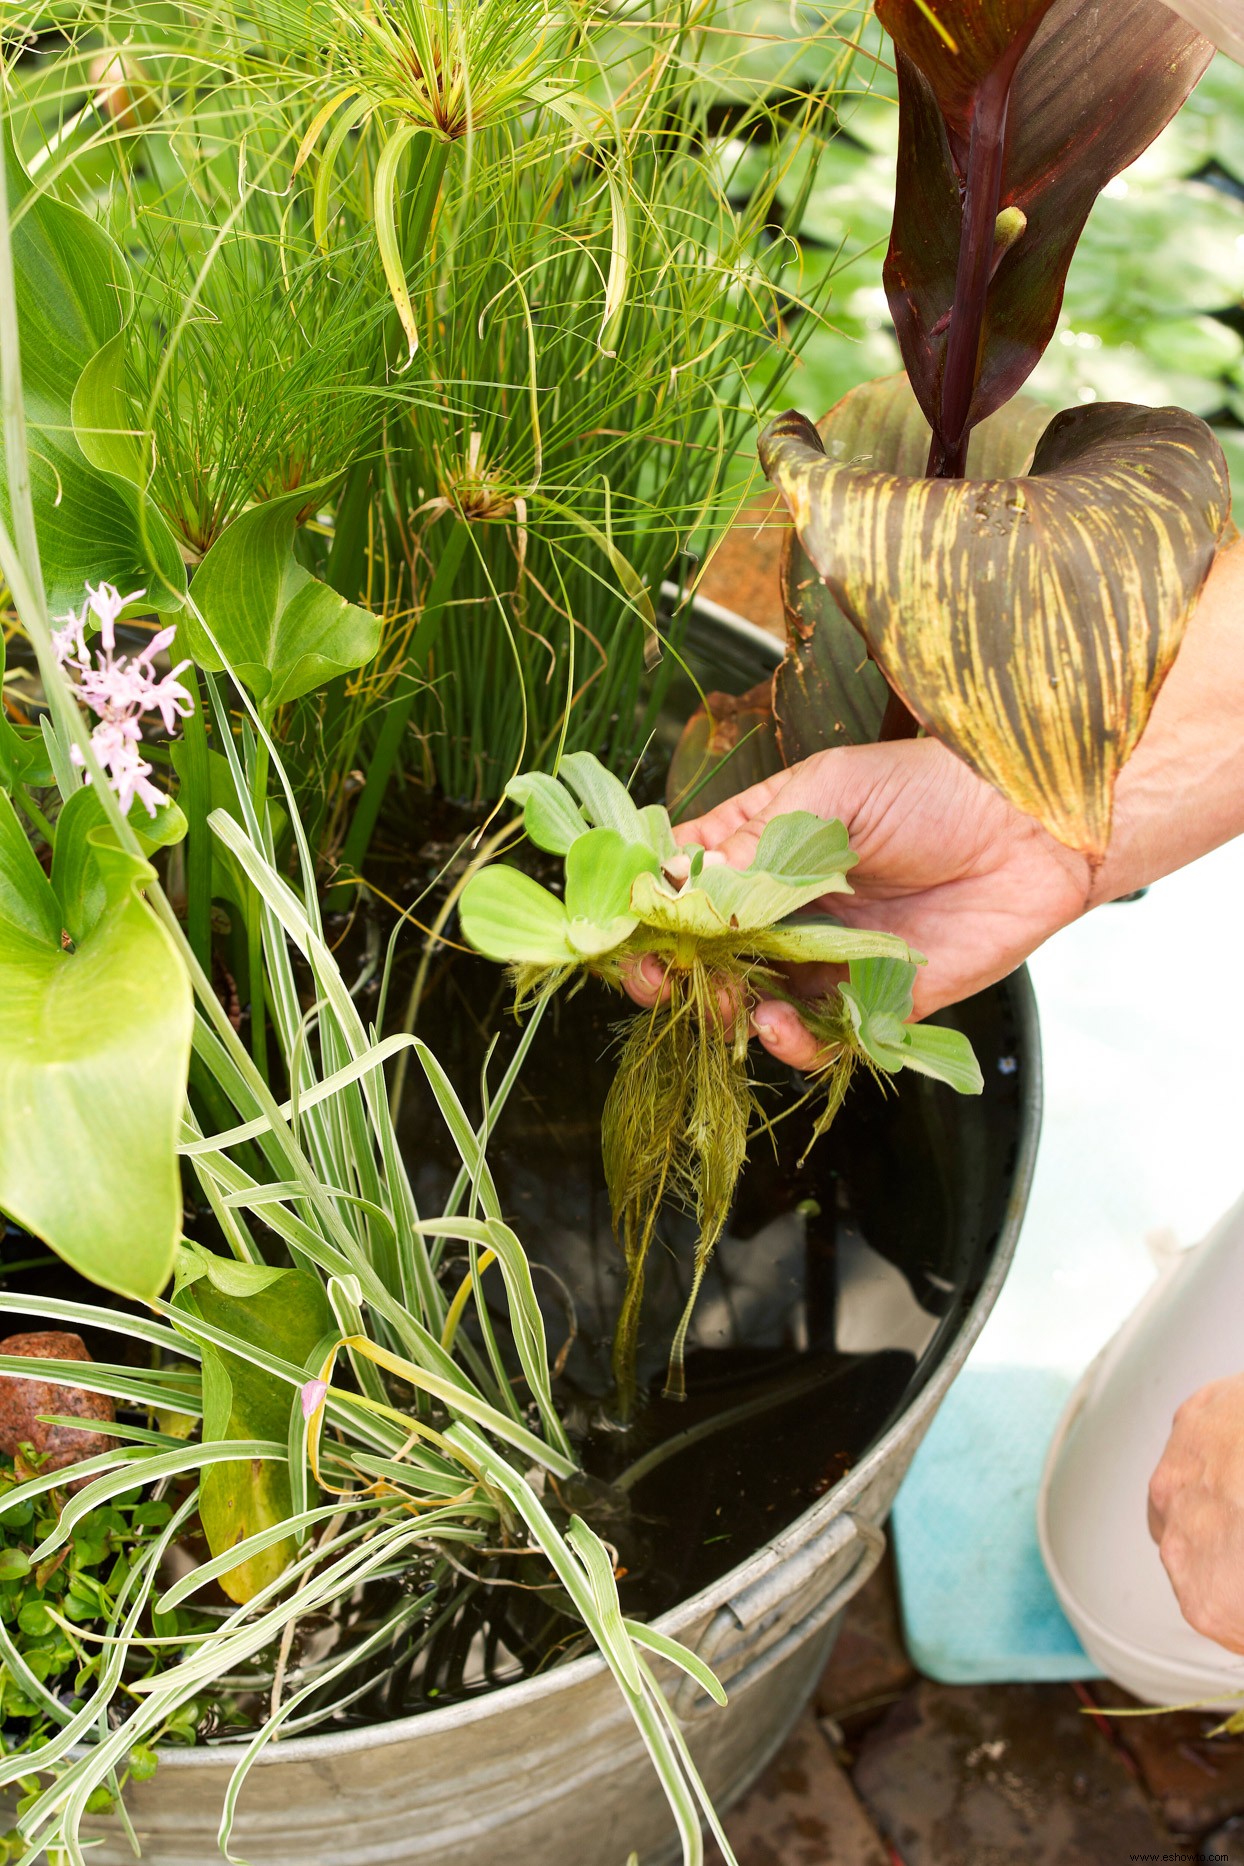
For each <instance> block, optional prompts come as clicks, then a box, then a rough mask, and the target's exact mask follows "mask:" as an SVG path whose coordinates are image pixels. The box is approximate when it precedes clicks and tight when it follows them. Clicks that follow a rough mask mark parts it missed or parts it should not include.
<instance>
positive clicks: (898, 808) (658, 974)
mask: <svg viewBox="0 0 1244 1866" xmlns="http://www.w3.org/2000/svg"><path fill="white" fill-rule="evenodd" d="M787 810H811V811H813V812H815V814H816V815H818V816H823V817H840V818H841V819H842V821H843V822H844V823H845V824H846V827H847V833H848V835H849V836H850V839H851V847H852V848H853V849H854V850H855V851H856V853H857V854H858V856H859V858H860V859H859V862H858V864H857V866H856V867H855V868H853V869H852V870H851V871H850V875H849V880H850V882H851V886H852V888H853V889H854V893H852V894H831V895H827V896H826V897H825V899H824V900H823V901H822V902H820V903H818V905H819V906H821V907H823V908H824V910H825V911H826V912H828V913H832V914H833V915H834V916H835V918H837V919H839V920H841V921H843V922H844V923H845V924H846V925H847V926H858V927H869V928H874V929H878V930H880V931H882V932H886V933H896V934H898V936H899V937H900V938H901V939H905V940H906V941H907V942H908V943H909V945H911V946H912V947H914V948H915V949H916V950H917V951H918V952H921V953H923V954H924V955H925V956H926V957H927V959H928V964H927V965H923V966H921V967H920V968H919V970H918V972H917V974H916V982H915V1015H916V1016H917V1017H925V1016H927V1015H928V1013H929V1012H930V1011H936V1010H938V1009H939V1008H940V1007H941V1006H942V1005H945V1004H954V1003H956V1002H957V1001H958V1000H959V999H960V998H966V997H968V996H969V995H970V994H971V993H972V992H975V991H980V990H982V989H983V988H984V986H986V985H990V984H992V983H993V982H994V981H995V980H996V979H999V978H1004V977H1005V976H1006V974H1007V973H1008V972H1013V971H1014V970H1015V967H1016V966H1017V965H1020V964H1022V963H1023V961H1024V960H1025V959H1026V958H1027V957H1028V955H1029V953H1031V952H1033V951H1035V949H1036V948H1037V947H1038V946H1039V945H1040V944H1041V943H1042V941H1043V940H1045V939H1047V938H1048V937H1049V935H1050V934H1051V933H1053V932H1056V931H1057V929H1058V928H1059V927H1062V926H1065V925H1066V924H1067V923H1068V922H1069V921H1071V920H1074V919H1076V918H1077V917H1078V915H1079V914H1081V913H1082V912H1083V911H1084V908H1085V906H1086V905H1087V897H1088V893H1089V886H1090V880H1091V877H1090V874H1089V869H1088V864H1087V862H1086V861H1085V860H1084V858H1083V857H1082V856H1079V855H1076V854H1074V853H1073V852H1072V851H1071V850H1069V849H1065V848H1064V847H1063V846H1062V845H1061V843H1058V842H1055V840H1054V838H1053V837H1052V836H1050V835H1049V834H1048V833H1047V832H1046V831H1045V830H1044V829H1042V828H1041V826H1040V824H1039V823H1037V822H1036V821H1035V820H1034V819H1033V818H1031V817H1027V816H1024V815H1023V814H1022V813H1021V812H1020V811H1018V810H1016V809H1014V808H1013V807H1012V805H1010V804H1009V803H1007V802H1006V800H1005V799H1004V798H1003V797H1002V796H1001V795H1000V794H999V793H998V792H997V791H995V790H994V789H993V788H992V787H991V786H990V785H988V784H986V783H985V782H984V780H983V779H982V778H978V777H977V776H976V774H975V772H973V771H972V770H971V769H970V768H969V766H968V765H966V764H964V762H963V760H962V759H960V758H957V757H956V756H955V754H954V753H953V752H950V751H947V749H946V747H945V746H944V745H941V744H939V743H938V742H937V741H936V740H935V739H905V740H901V741H898V742H892V743H888V744H884V745H859V746H843V747H842V748H841V749H836V750H833V751H826V752H818V753H817V754H816V756H815V757H812V758H808V759H805V760H804V762H803V763H802V764H798V765H792V766H791V767H790V769H789V770H787V771H781V772H779V773H777V775H776V776H774V777H771V778H766V779H765V780H764V782H763V783H760V784H755V785H753V786H752V788H751V789H750V790H745V791H742V792H740V794H739V795H738V796H737V797H732V798H730V799H729V801H728V802H726V803H723V804H719V805H718V806H717V808H716V809H715V810H710V811H709V812H708V813H707V815H705V816H702V817H699V818H696V819H695V820H693V821H689V822H686V823H680V824H679V825H678V826H677V828H676V830H675V834H676V836H677V838H678V840H679V842H698V843H700V844H702V845H703V847H704V848H706V849H710V850H716V851H718V852H719V853H720V854H721V855H722V856H723V857H724V858H725V859H726V860H727V861H729V862H732V863H734V865H735V866H736V867H738V868H745V867H746V866H747V865H748V863H749V862H750V861H751V859H752V857H753V855H754V853H755V849H756V844H757V842H758V841H759V839H760V834H761V831H762V830H763V829H764V826H765V824H766V823H767V822H768V821H769V819H770V818H771V817H773V816H777V815H780V814H781V813H782V812H783V811H787ZM789 975H790V979H791V982H792V984H793V986H794V988H795V990H796V991H797V993H798V994H799V995H800V996H805V997H816V996H819V995H821V994H823V993H824V992H825V991H826V990H827V989H828V986H829V984H830V983H831V982H832V980H833V977H834V973H833V972H832V971H831V970H830V969H829V968H827V967H825V966H793V967H791V968H790V969H789ZM662 979H663V973H662V969H661V966H660V963H659V961H658V960H656V959H655V958H648V959H644V960H643V961H642V962H641V964H640V965H639V967H638V968H637V969H636V970H635V971H634V972H633V973H632V975H631V977H630V979H629V981H628V984H627V989H628V990H629V992H630V994H631V996H632V997H633V998H634V999H635V1000H636V1001H637V1002H638V1003H640V1004H653V1003H655V1001H656V999H657V998H658V996H659V995H660V992H661V989H662ZM752 1028H753V1030H754V1032H755V1034H756V1035H757V1036H758V1037H759V1038H760V1040H761V1042H762V1043H763V1044H764V1046H765V1048H766V1049H767V1050H770V1051H771V1052H772V1053H773V1055H775V1056H777V1057H779V1058H780V1059H781V1060H782V1061H783V1062H786V1063H790V1064H791V1065H793V1067H795V1068H797V1069H807V1068H810V1067H812V1066H813V1065H814V1064H815V1062H816V1061H817V1057H818V1051H817V1044H816V1040H815V1038H813V1037H812V1036H811V1035H810V1034H809V1032H808V1031H807V1030H806V1029H805V1027H804V1025H803V1024H802V1023H801V1022H800V1020H799V1017H798V1015H797V1013H796V1012H795V1010H794V1008H793V1007H792V1006H791V1005H789V1004H786V1003H783V1002H782V1001H780V1000H778V999H774V998H761V999H760V1000H758V1002H757V1003H756V1005H755V1007H754V1009H753V1012H752Z"/></svg>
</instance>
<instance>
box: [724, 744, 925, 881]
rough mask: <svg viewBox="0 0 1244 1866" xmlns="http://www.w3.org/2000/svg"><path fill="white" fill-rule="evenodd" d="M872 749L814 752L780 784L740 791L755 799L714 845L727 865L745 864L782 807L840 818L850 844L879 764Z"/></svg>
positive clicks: (871, 795) (872, 794)
mask: <svg viewBox="0 0 1244 1866" xmlns="http://www.w3.org/2000/svg"><path fill="white" fill-rule="evenodd" d="M892 749H893V748H892V747H889V746H887V747H886V748H885V750H886V751H891V750H892ZM877 750H878V747H876V746H874V745H856V746H839V747H836V748H835V749H834V750H832V751H824V752H817V753H816V754H815V756H813V757H812V758H805V759H804V761H803V763H802V764H797V765H792V766H791V767H790V770H789V771H787V772H786V774H785V776H786V780H787V781H786V783H785V784H784V785H782V786H781V787H780V788H779V789H777V790H775V791H773V792H772V793H771V794H769V795H767V796H764V797H761V796H760V795H759V794H758V793H760V792H762V791H763V790H764V786H763V785H760V784H758V785H755V786H754V787H753V790H752V791H745V792H744V793H743V795H744V797H746V798H749V799H750V798H755V803H754V805H753V806H751V807H749V809H748V812H747V815H746V816H745V817H744V818H743V819H742V820H741V821H739V822H737V823H736V824H735V826H734V828H733V829H731V830H730V832H729V833H728V834H727V835H726V836H725V837H724V839H720V840H718V841H717V842H716V844H715V845H714V846H715V847H716V848H717V849H718V850H719V851H720V852H721V854H722V855H724V856H725V858H726V860H727V861H728V862H729V863H731V865H732V866H733V867H735V868H746V867H747V866H748V864H749V863H750V862H751V861H752V860H753V858H754V856H755V854H756V844H757V843H758V842H759V841H760V838H761V836H762V835H763V834H764V831H765V829H766V827H767V826H768V824H769V823H770V822H772V820H773V818H774V817H775V816H782V815H784V814H785V813H786V812H787V811H788V810H810V811H811V812H812V813H813V814H814V815H815V816H821V817H824V818H825V820H826V822H828V821H830V820H831V819H832V818H834V817H838V818H840V819H841V820H842V821H843V822H844V823H845V824H846V825H847V828H848V831H849V832H850V834H851V839H852V845H853V846H854V844H855V842H856V841H857V840H858V831H859V821H858V819H859V816H860V812H861V811H862V810H863V809H864V808H865V806H866V805H867V804H868V802H869V800H870V799H872V798H874V797H875V796H876V793H877V784H878V770H879V767H878V764H877V761H876V759H875V758H872V757H870V756H869V755H868V754H870V753H873V752H876V751H877Z"/></svg>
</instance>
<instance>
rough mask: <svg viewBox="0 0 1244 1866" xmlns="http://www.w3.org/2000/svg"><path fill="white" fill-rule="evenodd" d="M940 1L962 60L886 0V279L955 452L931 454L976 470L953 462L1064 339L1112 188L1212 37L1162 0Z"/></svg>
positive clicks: (882, 2)
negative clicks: (894, 91)
mask: <svg viewBox="0 0 1244 1866" xmlns="http://www.w3.org/2000/svg"><path fill="white" fill-rule="evenodd" d="M926 4H927V5H928V6H929V8H930V9H931V10H933V11H934V13H935V15H936V17H937V19H938V21H939V23H940V24H941V26H942V27H943V29H944V31H945V32H946V33H948V34H949V35H950V37H951V38H952V39H954V40H955V43H956V44H958V45H959V46H960V54H959V56H958V57H957V58H956V57H955V56H954V55H952V54H951V51H950V48H949V46H947V45H946V44H945V42H944V41H943V39H942V37H941V36H940V35H939V33H938V32H936V31H935V30H934V28H933V27H932V26H931V25H930V24H929V22H928V21H927V20H926V19H925V17H924V13H923V11H922V9H921V8H920V6H918V5H917V4H916V0H879V4H878V8H877V11H878V14H879V16H880V17H881V19H882V21H883V23H884V24H885V25H886V27H887V29H888V30H889V31H890V32H891V33H892V34H893V36H894V38H895V41H896V44H897V45H898V47H899V51H898V70H899V105H900V130H899V160H898V190H897V199H896V204H895V213H894V226H893V231H892V234H891V240H890V249H889V252H888V254H887V257H886V265H885V282H886V291H887V294H888V297H889V301H890V310H891V313H892V315H893V318H894V322H895V326H896V328H897V331H898V337H899V344H900V346H901V348H902V352H903V358H904V361H905V363H906V365H907V373H908V375H909V377H910V378H911V382H912V385H913V387H914V388H915V391H916V394H917V397H918V399H919V401H920V405H921V407H922V408H923V409H924V412H925V415H926V417H927V418H928V421H929V423H930V426H931V427H932V428H933V430H934V433H935V435H936V436H937V437H938V442H939V444H940V458H939V450H938V449H935V455H934V459H933V461H932V464H933V465H934V467H935V468H937V469H938V470H941V471H946V470H951V471H960V472H961V471H962V455H961V451H960V454H959V459H958V462H957V464H954V465H952V466H951V467H950V468H949V469H948V468H947V466H946V464H945V462H946V460H947V459H948V458H952V457H953V456H954V454H955V452H956V450H957V449H959V450H961V444H962V440H963V436H964V434H965V432H966V430H967V429H968V428H969V427H970V426H971V425H973V424H975V423H976V422H978V421H981V420H983V419H984V418H985V416H986V415H988V414H990V413H992V411H993V410H994V409H996V408H998V407H1000V406H1001V404H1002V403H1003V402H1004V401H1006V400H1007V398H1008V397H1009V396H1011V395H1013V394H1014V393H1015V391H1016V390H1017V389H1018V388H1019V387H1020V386H1021V384H1022V383H1023V382H1024V381H1025V380H1026V378H1027V376H1028V375H1029V373H1030V372H1031V370H1032V369H1033V367H1034V365H1035V364H1036V362H1037V361H1038V359H1039V357H1040V356H1041V353H1042V351H1043V350H1044V348H1045V346H1046V344H1047V343H1048V342H1049V340H1050V337H1051V336H1052V335H1053V332H1054V327H1055V324H1056V322H1057V320H1058V313H1059V309H1060V307H1061V305H1062V297H1063V286H1064V283H1065V280H1066V276H1067V268H1068V266H1069V265H1070V263H1071V258H1072V254H1073V253H1074V251H1075V247H1076V242H1077V240H1078V239H1079V236H1080V233H1081V231H1082V229H1083V227H1084V223H1085V221H1086V220H1087V218H1088V214H1089V210H1090V208H1091V207H1092V205H1093V202H1094V201H1095V199H1096V198H1097V195H1098V194H1099V193H1100V191H1101V189H1102V188H1103V187H1104V186H1105V184H1106V183H1107V182H1108V181H1109V180H1110V179H1111V178H1112V177H1113V176H1114V175H1117V174H1118V172H1119V171H1120V169H1123V168H1126V167H1127V165H1128V163H1129V162H1132V161H1134V160H1135V158H1136V157H1137V156H1138V155H1139V154H1140V153H1141V151H1142V150H1143V149H1145V148H1146V147H1147V145H1148V144H1149V143H1150V142H1152V140H1153V138H1154V137H1155V136H1156V135H1157V134H1158V132H1159V131H1160V130H1161V129H1162V128H1164V126H1165V125H1166V124H1167V123H1168V122H1169V120H1170V118H1171V117H1172V116H1173V115H1174V113H1175V111H1176V110H1177V109H1178V108H1179V106H1180V104H1181V103H1182V102H1183V100H1184V98H1185V97H1186V96H1187V95H1188V93H1189V91H1191V89H1192V88H1193V86H1194V85H1195V84H1196V82H1197V80H1198V78H1199V77H1200V76H1201V74H1202V72H1203V71H1204V70H1205V67H1206V66H1207V64H1208V63H1209V60H1210V57H1211V56H1212V47H1211V46H1210V44H1209V42H1208V40H1206V39H1203V38H1202V37H1201V36H1200V34H1199V33H1198V32H1197V31H1196V30H1195V28H1194V27H1192V26H1190V25H1189V24H1187V22H1186V21H1184V20H1183V19H1180V18H1179V17H1178V16H1177V15H1176V14H1174V13H1172V12H1171V11H1170V9H1169V8H1168V7H1167V6H1165V5H1163V4H1162V3H1161V0H1053V4H1052V5H1050V6H1049V7H1048V10H1047V9H1046V8H1043V7H1042V6H1040V5H1039V4H1037V3H1036V0H926ZM1042 15H1043V16H1042ZM1008 32H1009V33H1010V34H1011V38H1010V39H1009V40H1008V39H1007V33H1008ZM1017 48H1018V52H1019V55H1018V57H1016V55H1015V54H1016V50H1017ZM991 57H992V58H993V60H994V63H993V64H992V65H989V64H988V61H989V59H990V58H991Z"/></svg>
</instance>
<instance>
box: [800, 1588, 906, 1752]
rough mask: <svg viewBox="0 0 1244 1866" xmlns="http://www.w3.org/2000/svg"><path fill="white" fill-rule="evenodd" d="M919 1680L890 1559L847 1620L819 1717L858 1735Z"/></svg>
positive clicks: (819, 1700) (819, 1699)
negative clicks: (901, 1617) (901, 1618)
mask: <svg viewBox="0 0 1244 1866" xmlns="http://www.w3.org/2000/svg"><path fill="white" fill-rule="evenodd" d="M915 1680H916V1673H915V1669H914V1667H913V1666H912V1663H911V1660H910V1659H909V1658H908V1656H907V1649H906V1647H905V1646H904V1644H903V1633H902V1627H901V1625H900V1622H899V1612H898V1597H897V1593H896V1590H895V1584H894V1567H893V1562H892V1560H891V1557H890V1556H889V1555H887V1556H886V1558H885V1560H884V1561H883V1562H882V1564H881V1566H880V1567H879V1568H878V1569H877V1571H876V1573H875V1574H873V1575H872V1576H871V1577H870V1579H869V1580H868V1582H867V1583H866V1585H865V1586H864V1587H862V1588H861V1589H860V1591H859V1593H858V1594H857V1595H856V1596H855V1598H854V1600H852V1601H851V1603H850V1604H849V1606H848V1607H847V1610H846V1613H845V1614H844V1616H843V1622H842V1630H841V1632H840V1633H839V1634H838V1637H837V1639H836V1640H835V1642H834V1649H833V1651H832V1652H831V1653H830V1655H829V1663H828V1664H827V1666H826V1667H825V1670H824V1672H823V1673H822V1675H821V1681H820V1683H819V1685H818V1686H817V1689H816V1700H815V1701H816V1709H817V1714H818V1716H821V1717H828V1718H831V1719H832V1721H833V1722H834V1723H836V1724H837V1725H838V1726H839V1727H840V1728H841V1729H843V1730H844V1731H845V1732H846V1733H847V1735H848V1736H855V1735H856V1734H857V1733H858V1732H859V1731H860V1730H862V1729H863V1728H865V1727H866V1726H867V1725H868V1724H869V1723H872V1722H875V1721H876V1719H877V1718H878V1717H879V1716H880V1715H881V1714H882V1713H883V1712H884V1711H885V1710H886V1709H888V1707H889V1706H890V1705H891V1704H892V1703H893V1702H894V1699H895V1698H896V1697H899V1696H901V1694H902V1693H903V1692H904V1691H906V1690H907V1688H908V1686H909V1685H912V1684H914V1683H915Z"/></svg>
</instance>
